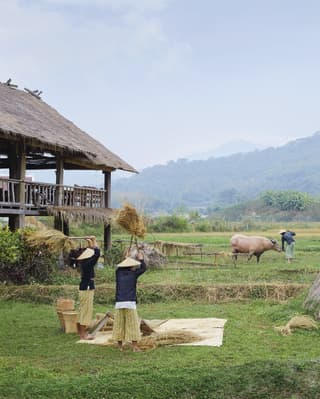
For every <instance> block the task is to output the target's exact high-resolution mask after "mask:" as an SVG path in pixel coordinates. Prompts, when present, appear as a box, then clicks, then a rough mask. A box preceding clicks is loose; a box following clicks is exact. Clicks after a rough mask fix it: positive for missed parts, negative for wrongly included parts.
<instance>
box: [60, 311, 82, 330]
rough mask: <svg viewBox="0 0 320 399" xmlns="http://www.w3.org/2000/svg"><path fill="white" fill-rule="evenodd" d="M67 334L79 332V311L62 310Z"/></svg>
mask: <svg viewBox="0 0 320 399" xmlns="http://www.w3.org/2000/svg"><path fill="white" fill-rule="evenodd" d="M62 316H63V320H64V325H65V330H64V332H65V333H66V334H70V333H76V332H77V320H78V312H74V311H65V312H62Z"/></svg>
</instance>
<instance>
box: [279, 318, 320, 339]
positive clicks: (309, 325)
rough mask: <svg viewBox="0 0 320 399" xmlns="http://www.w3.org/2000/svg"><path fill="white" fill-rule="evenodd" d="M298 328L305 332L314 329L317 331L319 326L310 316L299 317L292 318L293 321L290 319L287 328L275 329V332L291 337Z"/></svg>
mask: <svg viewBox="0 0 320 399" xmlns="http://www.w3.org/2000/svg"><path fill="white" fill-rule="evenodd" d="M296 328H301V329H304V330H312V329H317V328H318V326H317V323H316V322H315V320H313V318H312V317H310V316H308V315H298V316H294V317H292V319H290V320H289V321H288V323H287V324H286V325H285V326H281V327H275V330H276V331H279V332H280V333H281V334H282V335H285V336H286V335H291V334H292V330H293V329H296Z"/></svg>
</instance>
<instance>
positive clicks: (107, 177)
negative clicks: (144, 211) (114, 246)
mask: <svg viewBox="0 0 320 399" xmlns="http://www.w3.org/2000/svg"><path fill="white" fill-rule="evenodd" d="M103 174H104V189H105V190H106V193H105V197H104V207H105V208H109V207H110V204H111V172H103ZM109 249H111V225H110V223H109V224H108V225H105V226H104V250H105V251H107V250H109Z"/></svg>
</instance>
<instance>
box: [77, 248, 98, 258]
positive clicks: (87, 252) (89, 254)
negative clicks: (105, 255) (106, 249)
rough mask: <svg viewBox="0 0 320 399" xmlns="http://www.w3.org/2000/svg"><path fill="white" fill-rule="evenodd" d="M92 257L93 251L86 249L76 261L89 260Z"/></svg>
mask: <svg viewBox="0 0 320 399" xmlns="http://www.w3.org/2000/svg"><path fill="white" fill-rule="evenodd" d="M93 255H94V250H93V249H92V248H86V249H85V250H84V251H83V252H82V254H81V255H79V256H78V257H77V260H84V259H89V258H91V256H93Z"/></svg>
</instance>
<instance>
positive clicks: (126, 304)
mask: <svg viewBox="0 0 320 399" xmlns="http://www.w3.org/2000/svg"><path fill="white" fill-rule="evenodd" d="M115 309H137V305H136V302H135V301H123V302H116V305H115Z"/></svg>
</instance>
